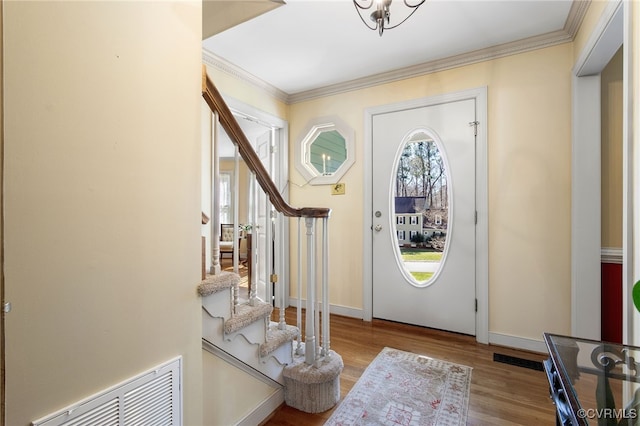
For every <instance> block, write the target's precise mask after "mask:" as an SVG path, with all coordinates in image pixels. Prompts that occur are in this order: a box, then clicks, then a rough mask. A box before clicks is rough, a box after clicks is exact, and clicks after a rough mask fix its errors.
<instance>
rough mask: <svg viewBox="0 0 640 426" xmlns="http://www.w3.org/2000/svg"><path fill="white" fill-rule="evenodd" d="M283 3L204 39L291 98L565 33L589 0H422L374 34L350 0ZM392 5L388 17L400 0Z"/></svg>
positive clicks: (520, 47) (209, 49) (207, 51)
mask: <svg viewBox="0 0 640 426" xmlns="http://www.w3.org/2000/svg"><path fill="white" fill-rule="evenodd" d="M408 1H411V0H408ZM286 3H287V4H285V5H283V6H281V7H278V8H276V9H275V10H272V11H270V12H267V13H265V14H263V15H261V16H258V17H256V18H253V19H251V20H249V21H247V22H244V23H242V24H239V25H237V26H235V27H232V28H230V29H227V30H226V31H223V32H221V33H219V34H216V35H214V36H212V37H210V38H208V39H206V40H204V41H203V49H204V55H205V57H206V56H209V57H210V58H213V61H214V62H215V61H218V60H219V61H221V62H223V63H225V64H226V66H231V67H233V68H234V70H235V72H236V73H238V72H240V73H242V74H244V75H245V76H246V78H249V79H255V81H258V82H259V83H260V84H264V85H266V86H271V87H272V88H273V89H274V90H275V91H277V92H279V93H280V95H281V96H283V97H284V98H285V101H289V102H295V101H297V100H302V99H304V98H305V97H307V98H308V97H312V96H313V95H314V94H315V95H318V94H322V92H323V91H325V92H326V91H334V92H335V91H339V90H348V89H349V87H354V85H355V86H357V85H360V86H362V85H366V84H368V83H371V82H375V81H383V80H385V79H386V80H390V79H394V78H402V77H406V76H409V75H416V74H420V73H425V72H430V71H433V70H437V69H443V68H451V67H452V66H459V65H462V64H464V63H471V62H474V61H478V60H483V59H487V58H489V57H498V56H504V55H507V54H512V53H514V52H518V51H524V50H530V49H534V48H539V47H543V46H546V45H552V44H557V43H562V42H566V41H570V40H571V39H572V38H573V36H574V35H575V32H576V31H577V29H578V27H579V25H580V23H581V20H582V17H583V16H584V13H585V12H586V8H587V7H588V4H589V2H588V1H576V2H575V4H574V2H573V1H572V0H529V1H527V0H502V1H489V0H476V1H456V0H426V2H425V3H424V4H423V5H422V6H421V7H420V8H419V9H418V10H417V11H416V13H415V14H414V15H413V16H411V17H410V18H409V20H407V21H406V22H405V23H403V24H402V25H401V26H399V27H398V28H395V29H391V30H387V31H385V33H384V34H383V35H382V37H380V36H379V35H378V33H377V32H376V31H371V30H369V29H367V28H366V27H365V25H364V24H363V22H362V21H361V20H360V18H359V17H358V14H357V12H356V10H355V8H354V5H353V3H352V2H351V0H287V2H286ZM572 6H573V7H572ZM391 7H392V9H391V19H392V21H393V19H394V17H398V16H400V15H401V12H400V11H399V10H400V9H402V8H403V2H402V1H400V0H395V1H394V2H393V3H392V5H391ZM210 60H211V59H210Z"/></svg>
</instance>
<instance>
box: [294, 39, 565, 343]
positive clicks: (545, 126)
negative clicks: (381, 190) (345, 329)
mask: <svg viewBox="0 0 640 426" xmlns="http://www.w3.org/2000/svg"><path fill="white" fill-rule="evenodd" d="M571 64H572V49H571V44H564V45H560V46H556V47H551V48H547V49H543V50H538V51H534V52H530V53H525V54H520V55H514V56H510V57H506V58H502V59H498V60H493V61H488V62H484V63H480V64H475V65H470V66H466V67H461V68H457V69H453V70H449V71H444V72H439V73H434V74H429V75H426V76H422V77H417V78H412V79H408V80H404V81H400V82H395V83H390V84H386V85H381V86H378V87H373V88H368V89H364V90H358V91H354V92H349V93H344V94H340V95H336V96H331V97H326V98H322V99H317V100H312V101H309V102H303V103H299V104H294V105H292V106H291V114H290V116H289V118H290V126H291V136H292V143H295V142H296V141H297V140H298V136H299V135H300V134H301V133H302V132H303V131H304V129H303V126H304V125H305V123H307V121H308V120H309V119H311V118H313V117H317V116H325V115H332V114H335V115H338V116H340V117H341V118H342V119H343V120H345V121H346V122H347V123H349V124H350V125H351V126H352V127H353V128H354V129H355V131H356V147H357V148H356V150H357V151H356V164H355V165H354V166H353V167H352V168H351V169H350V170H349V171H348V172H347V174H346V175H345V176H344V178H343V179H342V181H343V182H345V183H346V188H347V194H346V195H344V196H331V195H330V190H329V187H328V186H305V187H300V185H301V184H302V183H304V182H303V179H302V177H301V176H300V175H299V174H297V173H296V171H295V169H294V167H293V164H290V170H291V179H292V181H293V183H294V184H293V185H291V199H292V202H293V203H294V204H295V205H320V206H327V207H330V208H331V209H332V215H331V231H332V233H334V235H341V236H343V237H344V238H347V237H346V236H348V241H350V243H349V244H344V241H345V240H344V239H343V238H342V237H341V238H334V239H332V240H331V242H330V250H331V255H332V258H331V266H332V268H331V277H330V283H331V285H332V287H331V302H332V303H333V304H337V305H343V306H347V307H352V308H362V303H363V301H362V279H363V278H362V256H363V251H362V250H363V247H362V244H361V241H362V237H363V236H362V227H361V225H360V222H359V221H358V220H356V219H355V218H358V217H361V216H362V215H363V205H362V200H363V196H364V194H363V174H364V169H363V166H364V162H363V158H362V156H363V148H362V147H363V116H364V110H365V109H366V108H368V107H371V106H375V105H381V104H388V103H393V102H399V101H403V100H408V99H414V98H419V97H425V96H431V95H440V94H445V93H451V92H455V91H460V90H465V89H470V88H475V87H480V86H487V87H488V108H489V110H488V115H489V117H488V119H489V123H488V124H489V127H488V164H489V167H488V169H489V188H488V192H489V306H490V324H489V330H490V331H491V332H495V333H502V334H506V335H513V336H519V337H526V338H531V339H537V340H540V339H541V336H542V332H543V331H556V332H561V333H568V332H569V331H570V323H569V321H570V318H569V312H568V310H567V309H566V307H567V306H570V299H569V296H570V281H571V280H570V271H571V270H570V232H569V230H570V226H569V224H570V222H569V221H570V199H571V187H570V171H571V169H570V167H571V150H570V147H571V134H570V122H571V107H570V99H571V74H570V69H571ZM290 149H291V150H293V148H292V147H291V148H290ZM550 206H553V208H550ZM542 229H544V232H541V230H542ZM550 247H553V250H550V249H549V248H550ZM525 300H526V302H525Z"/></svg>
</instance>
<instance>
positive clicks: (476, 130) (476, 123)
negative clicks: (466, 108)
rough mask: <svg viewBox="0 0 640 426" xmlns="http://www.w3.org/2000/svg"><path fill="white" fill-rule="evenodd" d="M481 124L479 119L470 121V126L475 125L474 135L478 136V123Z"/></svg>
mask: <svg viewBox="0 0 640 426" xmlns="http://www.w3.org/2000/svg"><path fill="white" fill-rule="evenodd" d="M479 124H480V122H479V121H477V120H476V121H470V122H469V126H473V136H478V125H479Z"/></svg>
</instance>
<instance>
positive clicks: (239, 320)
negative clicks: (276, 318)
mask: <svg viewBox="0 0 640 426" xmlns="http://www.w3.org/2000/svg"><path fill="white" fill-rule="evenodd" d="M271 311H273V307H272V306H271V305H270V304H269V303H266V302H262V301H259V300H258V301H256V304H255V306H251V305H250V304H249V302H247V303H243V304H240V305H238V306H237V307H236V313H235V314H233V317H232V318H231V319H229V320H227V321H225V323H224V332H225V333H226V334H231V333H234V332H236V331H238V330H240V329H242V328H244V327H246V326H248V325H249V324H252V323H254V322H256V321H258V320H261V319H264V318H268V317H269V316H270V315H271Z"/></svg>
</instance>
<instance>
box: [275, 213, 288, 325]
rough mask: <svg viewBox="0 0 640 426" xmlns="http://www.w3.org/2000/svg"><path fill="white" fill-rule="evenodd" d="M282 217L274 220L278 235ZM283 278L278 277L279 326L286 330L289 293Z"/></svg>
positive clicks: (277, 263)
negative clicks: (286, 290)
mask: <svg viewBox="0 0 640 426" xmlns="http://www.w3.org/2000/svg"><path fill="white" fill-rule="evenodd" d="M274 214H275V210H274ZM280 219H281V220H279V221H274V226H275V229H274V235H278V232H276V231H281V230H280V229H279V228H280V227H279V226H278V224H282V217H280ZM274 256H275V253H274ZM276 260H278V257H276ZM275 264H276V265H279V264H280V262H278V261H276V262H275ZM283 275H284V274H283ZM282 278H283V277H278V286H279V287H278V289H279V290H280V291H279V292H278V294H279V295H280V321H279V323H278V328H279V329H280V330H284V329H285V328H286V325H287V320H286V319H285V307H286V306H287V305H288V303H287V300H286V298H287V295H286V293H285V288H284V287H285V286H284V282H283V281H282Z"/></svg>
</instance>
